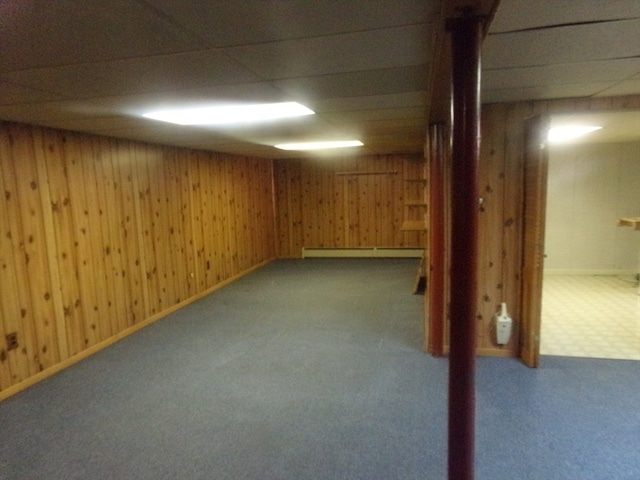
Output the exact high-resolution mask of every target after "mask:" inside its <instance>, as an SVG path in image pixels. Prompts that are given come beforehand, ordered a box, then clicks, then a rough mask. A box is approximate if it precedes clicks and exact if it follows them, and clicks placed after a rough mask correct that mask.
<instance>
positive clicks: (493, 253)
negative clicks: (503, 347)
mask: <svg viewBox="0 0 640 480" xmlns="http://www.w3.org/2000/svg"><path fill="white" fill-rule="evenodd" d="M484 118H485V119H487V124H503V123H504V121H505V119H506V114H505V108H503V107H502V108H500V107H499V108H495V109H491V110H489V111H488V112H487V114H486V115H485V117H484ZM482 140H483V141H482V143H481V151H480V156H481V157H482V164H481V167H480V168H479V170H478V193H479V195H480V198H482V204H481V205H480V208H479V213H478V243H479V245H481V254H480V255H479V258H478V305H477V320H478V323H477V329H476V332H477V334H478V340H477V346H478V348H479V349H491V348H499V347H498V346H497V344H496V341H495V329H494V326H493V316H494V314H495V313H496V312H497V311H498V310H499V307H500V298H502V288H503V280H502V275H503V262H504V257H503V243H502V229H503V224H504V217H503V208H501V207H503V203H504V175H505V171H504V132H503V131H500V130H491V131H487V132H483V133H482Z"/></svg>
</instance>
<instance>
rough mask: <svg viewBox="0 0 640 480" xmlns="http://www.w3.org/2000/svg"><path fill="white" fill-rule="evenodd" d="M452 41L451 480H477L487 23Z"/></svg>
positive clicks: (467, 26) (474, 23) (465, 22)
mask: <svg viewBox="0 0 640 480" xmlns="http://www.w3.org/2000/svg"><path fill="white" fill-rule="evenodd" d="M448 27H449V31H450V32H451V37H452V88H453V90H452V93H453V143H452V155H451V156H452V159H451V160H452V164H451V167H452V183H451V187H452V188H451V212H452V222H451V224H452V226H451V277H450V286H449V289H450V292H451V331H450V359H449V446H448V448H449V450H448V462H449V463H448V472H449V477H448V478H449V480H473V476H474V475H473V468H474V440H475V439H474V432H475V428H474V427H475V425H474V423H475V356H476V353H475V351H476V297H477V273H476V272H477V265H478V259H477V244H478V202H479V199H478V187H477V170H478V158H479V137H480V128H479V127H480V101H479V85H480V74H479V68H480V47H481V38H482V37H481V33H482V28H481V27H482V19H481V18H479V17H476V16H472V15H467V16H464V17H461V18H458V19H454V20H451V21H450V22H449V24H448Z"/></svg>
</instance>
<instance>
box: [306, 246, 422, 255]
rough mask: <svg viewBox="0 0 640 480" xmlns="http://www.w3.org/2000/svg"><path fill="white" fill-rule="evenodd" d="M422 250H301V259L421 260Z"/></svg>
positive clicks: (366, 248) (369, 248)
mask: <svg viewBox="0 0 640 480" xmlns="http://www.w3.org/2000/svg"><path fill="white" fill-rule="evenodd" d="M423 254H424V249H423V248H381V247H361V248H303V249H302V258H340V257H342V258H354V257H361V258H383V257H388V258H422V256H423Z"/></svg>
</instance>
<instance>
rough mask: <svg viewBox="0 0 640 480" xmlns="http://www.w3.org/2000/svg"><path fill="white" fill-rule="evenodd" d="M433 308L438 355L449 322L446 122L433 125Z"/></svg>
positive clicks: (432, 344) (433, 346) (432, 345)
mask: <svg viewBox="0 0 640 480" xmlns="http://www.w3.org/2000/svg"><path fill="white" fill-rule="evenodd" d="M428 138H429V149H428V152H429V248H428V252H429V277H428V278H429V284H428V289H427V293H428V294H427V299H428V303H427V306H428V309H429V345H428V351H429V353H431V355H433V356H434V357H440V356H442V355H443V353H444V345H443V344H444V322H445V308H444V307H445V296H444V292H445V289H444V287H445V285H444V282H445V270H444V269H445V255H446V252H445V220H444V213H445V198H444V178H445V176H444V162H445V155H446V152H445V139H446V136H445V126H444V124H432V125H430V126H429V137H428Z"/></svg>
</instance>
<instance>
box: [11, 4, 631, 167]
mask: <svg viewBox="0 0 640 480" xmlns="http://www.w3.org/2000/svg"><path fill="white" fill-rule="evenodd" d="M455 3H459V1H458V2H456V1H450V0H447V1H444V2H443V1H441V0H349V1H339V0H333V1H332V0H327V1H318V2H311V1H302V0H299V1H293V0H292V1H269V2H266V1H262V0H244V1H242V2H238V1H234V0H219V1H207V2H205V1H202V2H183V1H178V0H110V1H108V2H104V1H102V0H57V1H55V2H51V1H48V0H21V1H20V2H12V1H0V38H2V42H0V119H3V120H10V121H17V122H24V123H31V124H36V125H43V126H50V127H54V128H61V129H68V130H75V131H82V132H89V133H95V134H99V135H107V136H112V137H119V138H127V139H134V140H140V141H148V142H154V143H162V144H170V145H177V146H184V147H192V148H202V149H207V150H214V151H222V152H229V153H235V154H243V155H257V156H261V157H266V158H270V157H282V156H298V155H299V154H296V153H284V152H282V151H279V150H277V149H275V148H273V147H272V145H273V144H276V143H284V142H297V141H305V140H320V139H323V140H324V139H344V138H345V137H349V138H360V139H361V140H362V141H363V142H364V143H365V147H361V148H360V149H358V153H362V154H385V153H395V152H419V151H422V148H423V144H424V132H425V129H426V124H427V118H429V108H430V102H431V101H432V99H433V98H434V96H447V95H448V92H432V91H431V87H430V86H431V85H432V84H433V78H432V75H433V73H434V72H436V70H437V69H435V68H434V67H435V65H434V59H435V58H438V57H437V48H438V46H439V43H438V39H439V38H441V32H442V24H443V21H444V16H445V15H443V14H442V13H441V12H442V11H448V10H447V8H449V9H450V7H451V5H452V4H455ZM485 3H487V2H485ZM443 9H445V10H443ZM439 35H440V37H439ZM482 77H483V88H482V98H483V101H485V102H505V101H514V100H535V99H547V98H564V97H573V96H608V95H626V94H635V93H640V2H638V1H637V0H624V1H622V0H620V1H616V0H608V1H607V2H602V1H600V0H581V1H580V2H565V1H563V0H537V1H536V2H531V1H528V0H502V1H501V2H500V7H499V8H498V10H497V13H496V15H495V18H494V21H493V23H492V25H491V27H490V30H489V34H488V36H487V38H486V41H485V46H484V49H483V75H482ZM278 101H297V102H300V103H303V104H304V105H306V106H308V107H309V108H312V109H313V110H315V111H316V115H314V116H311V117H304V118H303V119H296V120H290V121H282V122H278V123H273V124H269V125H245V126H242V127H240V128H230V127H227V128H210V127H209V128H206V127H180V126H175V125H170V124H164V123H159V122H156V121H153V120H149V119H144V118H142V117H141V115H142V113H145V112H146V111H149V110H152V109H156V108H172V107H177V106H196V105H201V104H203V103H206V104H222V103H228V102H244V103H248V102H278Z"/></svg>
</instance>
